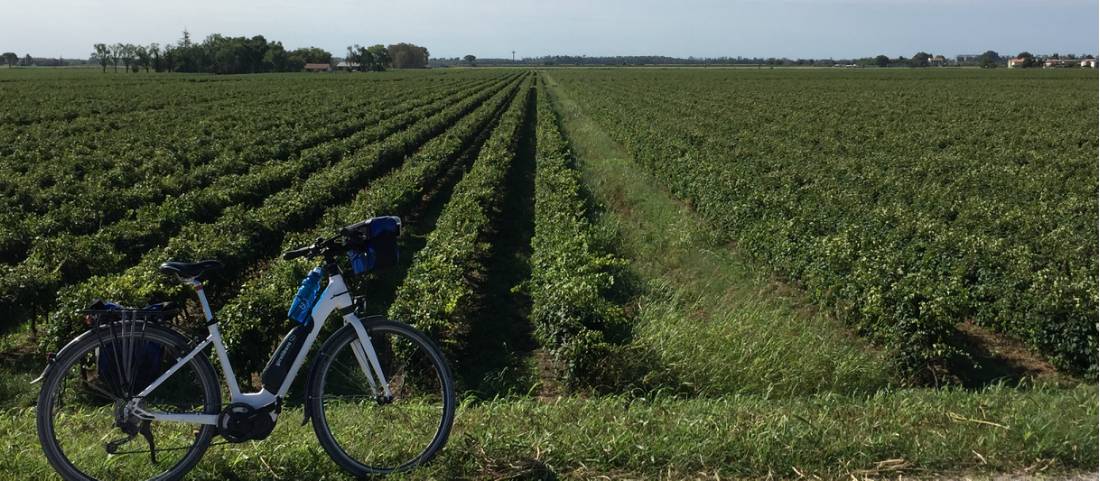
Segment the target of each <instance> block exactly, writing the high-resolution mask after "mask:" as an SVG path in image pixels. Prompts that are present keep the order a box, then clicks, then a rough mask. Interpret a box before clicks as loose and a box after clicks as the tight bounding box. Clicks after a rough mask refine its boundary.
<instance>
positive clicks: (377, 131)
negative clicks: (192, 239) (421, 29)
mask: <svg viewBox="0 0 1100 481" xmlns="http://www.w3.org/2000/svg"><path fill="white" fill-rule="evenodd" d="M456 88H459V87H456ZM477 88H481V86H480V85H473V86H470V87H468V88H463V90H461V91H460V92H458V93H457V94H456V93H455V92H454V91H453V90H451V89H440V90H438V91H433V92H430V93H427V94H422V95H421V96H420V98H412V99H406V96H394V97H393V98H392V99H389V98H383V99H378V100H376V101H375V102H373V103H371V104H367V105H363V107H365V108H370V109H371V110H373V111H374V112H375V113H374V114H371V115H366V116H352V117H351V118H349V119H346V120H345V119H341V117H340V116H336V115H334V116H333V120H338V119H340V120H341V121H339V122H337V123H334V124H323V125H322V126H321V128H319V129H316V130H311V131H305V132H301V133H300V134H299V135H301V137H300V138H298V139H295V140H294V141H293V142H292V144H293V145H294V147H292V148H291V149H288V150H293V151H296V152H295V153H294V154H292V155H291V154H288V155H290V158H288V159H286V160H282V159H279V158H275V159H273V160H269V161H267V162H266V163H262V164H260V165H257V166H253V167H252V168H251V169H248V170H247V171H246V172H243V173H240V174H235V175H234V174H226V173H225V172H223V173H222V174H221V175H220V176H218V177H214V178H213V179H212V182H211V183H210V184H209V185H207V186H205V187H203V188H201V189H196V190H191V191H189V192H186V193H183V194H181V195H179V196H177V197H168V198H165V199H164V201H163V202H161V203H159V204H158V203H155V202H151V203H147V204H144V205H142V206H140V207H138V208H137V209H132V210H131V211H130V212H129V213H128V217H127V218H125V219H121V220H118V221H117V222H115V223H113V224H110V225H106V226H103V227H101V228H100V229H99V230H98V231H95V232H92V233H90V234H82V235H81V234H78V233H58V234H55V235H54V236H44V235H43V234H42V230H40V229H35V228H31V227H29V226H27V223H28V222H25V223H23V225H21V226H20V225H17V226H16V227H22V229H12V230H11V231H10V232H12V233H13V236H14V235H18V236H19V237H18V238H19V239H20V240H25V241H26V242H27V243H28V244H29V243H30V241H31V240H32V239H33V238H34V237H38V238H39V242H38V243H37V244H35V245H34V246H33V248H31V250H30V253H29V255H28V256H27V258H26V259H25V260H23V261H22V262H20V263H18V264H14V265H10V266H0V272H4V275H3V276H0V293H2V295H0V312H7V313H8V314H9V315H10V316H13V317H16V318H17V319H18V316H17V314H18V312H17V309H19V310H22V313H23V314H28V313H33V311H34V310H35V309H37V308H40V307H44V306H46V305H47V303H48V302H50V301H52V294H53V293H54V292H55V291H56V290H57V289H58V288H59V287H61V286H64V285H69V284H72V283H75V282H79V281H82V280H84V279H86V278H88V277H90V276H92V275H93V274H98V275H103V274H107V273H111V272H117V271H119V270H121V269H123V268H125V267H127V266H129V265H130V264H131V263H132V262H133V261H135V260H136V258H137V256H138V255H139V254H140V253H141V252H143V251H145V250H147V249H149V247H151V246H156V245H162V244H163V243H164V241H165V240H167V239H168V238H169V237H170V236H171V235H173V234H175V233H177V232H179V230H180V229H182V228H183V227H184V226H185V225H187V224H191V223H200V222H209V221H211V220H214V219H215V218H216V217H217V216H218V215H219V214H220V213H221V212H223V211H224V209H226V208H227V207H230V206H233V205H254V204H256V203H258V202H260V201H262V200H263V199H264V198H266V197H267V196H269V195H271V194H274V193H276V192H279V191H280V190H283V189H285V188H288V187H290V186H292V185H294V184H295V183H297V182H299V180H300V179H301V178H303V177H307V176H308V175H309V174H311V173H313V172H315V171H317V170H318V169H321V168H324V167H327V166H329V165H331V163H332V162H335V161H337V160H339V159H340V158H341V157H342V156H344V155H348V154H350V153H352V152H355V151H356V150H358V149H360V148H363V147H365V146H367V145H369V144H371V143H372V142H375V141H377V140H378V139H381V138H384V137H385V136H387V135H390V134H392V133H393V132H397V131H399V130H401V129H403V128H406V127H408V126H409V125H412V124H413V123H415V122H417V121H419V120H420V119H422V118H425V117H427V116H429V115H432V114H435V113H437V112H439V111H440V110H442V109H443V108H444V107H445V106H447V105H450V104H451V103H452V102H453V101H454V100H456V99H459V98H462V96H464V95H467V94H468V93H469V92H470V91H472V89H477ZM284 135H285V133H284ZM260 151H261V152H263V150H262V149H260ZM254 155H255V154H252V155H250V156H247V157H254ZM240 163H241V164H243V165H247V160H245V161H244V162H240ZM211 164H213V165H214V166H217V165H220V164H218V163H215V162H212V163H211ZM211 164H206V165H203V166H201V167H200V168H196V169H193V171H192V172H191V173H189V174H187V175H186V177H187V178H188V179H195V178H203V175H202V174H204V173H206V172H211V171H210V169H207V168H206V167H208V166H210V165H211ZM210 175H213V172H211V174H210ZM184 184H186V183H184ZM196 187H197V186H196ZM103 194H104V195H107V194H108V192H103ZM94 195H95V194H92V193H89V195H86V196H85V198H82V199H80V200H81V202H98V199H97V198H96V197H95V196H94ZM108 205H111V204H108ZM114 205H117V203H116V204H114ZM66 212H71V211H69V210H67V209H65V208H57V209H53V210H50V211H49V212H48V213H47V215H46V216H44V217H27V218H25V219H26V220H28V221H33V222H37V223H36V224H33V225H38V226H48V225H51V224H54V223H56V221H54V219H57V218H64V217H63V216H64V215H65V213H66ZM55 216H56V217H55ZM66 225H69V226H70V227H71V223H70V224H66ZM41 229H47V228H46V227H41ZM52 230H55V229H52V228H49V229H47V232H48V231H52ZM43 237H45V238H44V239H43ZM9 239H11V237H9ZM13 242H14V241H13Z"/></svg>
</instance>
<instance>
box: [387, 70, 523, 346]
mask: <svg viewBox="0 0 1100 481" xmlns="http://www.w3.org/2000/svg"><path fill="white" fill-rule="evenodd" d="M530 80H531V77H527V78H526V79H525V80H524V82H523V84H522V85H521V87H520V92H519V93H518V94H517V95H515V97H514V98H513V99H512V101H511V105H510V106H509V107H508V110H507V111H505V113H504V115H503V117H502V118H501V120H500V122H499V123H498V124H497V127H496V130H494V131H493V133H492V135H491V136H490V137H489V139H488V140H487V141H486V143H485V145H484V146H482V148H481V152H480V153H479V154H478V158H477V160H476V161H475V163H474V166H473V167H472V168H471V169H470V171H469V172H467V173H466V175H465V176H464V177H463V178H462V180H461V181H459V183H458V185H456V186H455V190H454V193H453V194H452V195H451V200H450V202H448V203H447V206H446V207H445V208H444V210H443V213H442V214H440V217H439V219H438V220H437V222H436V227H435V230H433V231H432V233H431V234H430V235H429V236H428V240H427V244H426V245H425V246H424V248H423V249H421V250H420V251H419V252H417V254H416V257H415V258H414V259H413V265H412V268H411V269H410V270H409V273H408V275H407V276H406V277H405V280H404V282H403V284H402V285H401V287H400V289H399V291H398V294H397V299H396V300H395V301H394V303H393V305H392V306H391V307H390V310H389V315H390V317H391V318H393V319H396V320H399V321H402V322H408V323H410V324H412V325H414V326H416V327H417V328H419V329H421V330H422V331H425V332H426V333H427V334H428V335H429V336H430V337H432V338H433V339H436V340H437V341H439V343H440V344H441V346H442V347H443V349H444V351H445V352H447V353H448V354H451V356H450V359H451V360H452V362H454V361H455V360H456V358H455V356H454V355H453V354H454V353H455V352H457V351H458V350H459V349H461V348H462V347H464V346H465V344H466V340H467V339H466V336H467V334H468V333H469V330H470V323H472V322H475V319H474V317H473V313H474V312H475V308H476V306H477V305H478V295H479V287H480V286H481V285H482V283H483V281H484V278H485V273H486V264H485V263H486V261H487V259H488V253H489V243H490V242H491V240H492V234H493V230H492V229H493V228H494V220H495V218H496V216H497V214H499V212H500V209H501V201H502V199H503V198H504V189H505V185H504V180H505V177H506V175H507V173H508V170H509V168H510V167H511V165H512V163H513V160H514V159H515V156H516V148H517V145H518V141H519V137H520V132H521V129H522V127H523V123H524V121H525V119H526V117H527V104H528V100H527V98H528V95H531V92H532V87H531V86H530Z"/></svg>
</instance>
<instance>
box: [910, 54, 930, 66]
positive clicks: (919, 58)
mask: <svg viewBox="0 0 1100 481" xmlns="http://www.w3.org/2000/svg"><path fill="white" fill-rule="evenodd" d="M931 57H932V56H931V55H929V54H928V52H917V53H916V54H915V55H913V58H911V59H909V66H910V67H927V66H928V59H929V58H931Z"/></svg>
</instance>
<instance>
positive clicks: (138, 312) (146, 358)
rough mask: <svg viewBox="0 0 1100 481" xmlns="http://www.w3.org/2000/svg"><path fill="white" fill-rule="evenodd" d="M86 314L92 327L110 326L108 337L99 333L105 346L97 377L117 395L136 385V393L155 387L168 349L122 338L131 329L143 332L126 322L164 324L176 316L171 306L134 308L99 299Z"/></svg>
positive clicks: (98, 358) (98, 351)
mask: <svg viewBox="0 0 1100 481" xmlns="http://www.w3.org/2000/svg"><path fill="white" fill-rule="evenodd" d="M84 312H85V315H86V316H87V319H88V324H90V325H91V327H93V328H103V327H106V328H108V329H109V331H110V332H109V333H108V334H104V333H99V334H97V335H99V336H101V344H100V347H98V348H97V349H96V374H97V375H98V377H99V379H100V380H101V381H103V382H105V383H107V385H108V386H110V387H111V389H112V390H114V391H116V392H117V393H123V392H125V391H128V390H129V387H130V385H131V383H132V385H133V388H134V390H135V392H136V391H140V390H142V389H144V388H145V387H146V386H148V385H149V384H152V382H153V381H154V380H156V378H157V377H158V376H160V374H161V362H162V360H163V358H164V346H162V345H161V344H160V343H157V342H153V341H151V340H150V341H144V342H139V341H135V340H132V339H131V340H129V341H127V340H124V339H121V336H123V335H124V334H126V333H127V331H129V330H131V329H140V328H136V327H134V326H132V325H129V324H123V323H124V322H127V321H129V322H136V321H144V322H163V321H164V320H165V318H166V317H170V316H172V315H173V314H174V313H175V310H174V306H173V305H172V304H171V303H167V302H162V303H158V304H150V305H148V306H145V307H143V308H141V309H133V308H127V307H123V306H122V305H119V304H117V303H114V302H110V301H102V300H96V301H95V303H93V304H92V305H90V306H88V308H87V309H85V311H84ZM127 326H129V327H127ZM131 334H133V332H131ZM124 364H126V365H124ZM127 374H128V375H129V376H127ZM128 394H134V393H128Z"/></svg>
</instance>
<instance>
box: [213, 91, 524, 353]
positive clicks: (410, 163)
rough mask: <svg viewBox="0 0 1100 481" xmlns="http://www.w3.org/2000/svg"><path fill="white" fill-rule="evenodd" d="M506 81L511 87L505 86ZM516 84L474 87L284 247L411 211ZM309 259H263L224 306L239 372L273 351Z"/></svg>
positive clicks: (224, 329)
mask: <svg viewBox="0 0 1100 481" xmlns="http://www.w3.org/2000/svg"><path fill="white" fill-rule="evenodd" d="M505 83H508V84H510V87H509V88H501V87H502V86H503V85H504V84H505ZM515 85H516V82H513V81H512V79H508V80H505V81H502V82H498V83H495V84H494V85H492V86H491V87H489V88H481V89H480V91H477V92H471V95H472V97H473V98H472V100H475V101H476V100H484V99H486V98H488V100H485V101H484V103H482V104H481V106H480V107H478V108H477V109H476V110H474V111H473V112H472V113H471V114H470V115H468V116H466V117H463V118H462V119H461V120H458V121H457V122H456V123H454V125H453V126H451V127H450V128H448V129H447V131H446V132H444V133H443V134H442V135H440V136H438V137H436V138H434V139H432V140H431V141H429V142H428V143H427V144H425V145H424V146H423V147H421V148H420V150H418V151H417V152H416V154H414V155H412V156H411V157H409V158H408V159H406V160H405V162H404V164H403V165H402V167H401V168H399V169H395V170H393V171H391V172H389V173H388V174H386V175H385V176H383V177H381V178H379V179H377V180H375V181H373V182H371V183H370V185H369V186H367V187H366V188H364V189H363V190H362V191H360V192H359V194H358V195H357V196H356V197H355V199H354V200H353V201H352V202H350V203H347V204H343V205H340V206H336V207H333V208H330V209H329V210H328V211H326V212H325V215H324V216H323V217H322V218H321V219H320V221H319V222H318V223H317V224H316V225H315V226H314V227H313V228H311V229H309V230H307V231H303V232H298V233H294V234H291V235H288V236H287V237H286V239H285V240H284V241H283V245H282V250H289V249H292V248H295V247H301V246H302V245H304V244H308V243H309V242H311V241H312V239H315V238H317V237H321V236H328V235H332V233H333V232H334V231H335V230H337V229H338V228H340V227H342V226H345V225H348V224H351V223H354V222H358V221H360V220H363V219H365V218H368V217H371V216H376V215H395V214H396V215H404V214H405V213H407V212H408V211H409V210H410V209H411V208H412V207H413V206H414V205H415V204H416V203H417V202H418V201H420V199H421V197H422V196H423V195H424V194H425V193H426V191H428V190H429V189H430V188H431V187H432V184H433V183H434V182H437V180H438V179H439V178H440V177H441V176H442V174H443V172H445V171H446V170H447V169H448V168H449V167H450V166H451V165H452V164H453V163H454V161H455V160H456V159H457V158H458V156H459V154H460V153H461V152H462V150H463V149H464V148H465V147H466V146H467V145H469V144H470V142H471V141H472V140H473V139H474V138H476V137H477V136H478V135H479V134H480V133H481V131H482V130H483V129H484V128H485V126H486V124H488V122H489V121H490V120H492V116H493V114H494V113H495V112H497V111H498V110H499V109H500V107H502V106H503V105H504V102H506V101H507V99H508V98H509V96H510V95H511V94H512V93H513V92H514V89H515ZM490 94H492V95H493V96H492V97H491V98H489V95H490ZM467 101H469V100H467ZM309 262H315V261H309V260H297V261H285V260H282V259H280V258H275V259H271V260H269V261H267V262H264V263H262V264H263V265H264V266H265V267H264V268H263V269H262V270H261V271H260V272H258V273H256V274H254V275H252V276H250V278H249V279H248V280H247V281H245V283H244V284H243V285H242V286H241V288H240V290H239V292H238V294H237V296H236V297H234V298H233V299H231V300H229V301H228V302H227V303H226V304H225V306H224V307H223V308H222V309H221V310H220V312H219V315H220V316H221V321H222V334H223V335H224V336H225V339H226V342H227V344H228V345H229V346H230V352H231V355H232V358H233V363H234V366H235V367H237V368H238V369H239V370H240V372H257V371H259V370H260V369H261V368H262V366H263V364H262V363H263V362H265V361H266V360H267V358H268V357H269V356H270V354H271V352H272V350H273V348H274V345H275V343H276V342H277V341H278V339H279V338H280V336H281V334H282V332H283V331H285V329H273V328H272V326H276V325H282V324H285V322H283V320H284V319H285V318H286V312H287V308H288V307H289V305H290V301H291V299H292V298H293V296H294V292H295V289H296V288H297V285H298V282H299V281H300V280H301V279H302V278H303V277H305V274H306V273H307V272H308V271H309V269H310V268H312V266H311V265H310V264H309Z"/></svg>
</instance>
